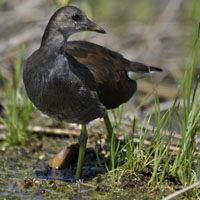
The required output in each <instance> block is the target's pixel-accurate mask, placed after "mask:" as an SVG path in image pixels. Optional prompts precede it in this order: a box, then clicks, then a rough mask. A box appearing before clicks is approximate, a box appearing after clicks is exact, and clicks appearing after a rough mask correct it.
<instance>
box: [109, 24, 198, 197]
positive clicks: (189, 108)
mask: <svg viewBox="0 0 200 200" xmlns="http://www.w3.org/2000/svg"><path fill="white" fill-rule="evenodd" d="M199 46H200V28H199V29H198V35H197V36H196V40H195V43H194V48H193V52H192V55H191V59H190V62H189V63H188V65H187V66H186V69H185V73H184V78H183V82H182V85H181V86H180V88H179V89H178V91H177V95H176V98H175V99H174V103H173V105H172V106H171V108H170V109H168V110H167V111H166V112H165V113H164V114H162V113H161V111H160V103H159V98H158V96H157V94H156V91H154V93H155V94H154V96H155V101H154V102H155V106H154V110H153V111H151V112H150V113H149V114H148V115H147V116H146V118H145V119H144V121H143V122H142V123H141V124H140V125H139V126H140V129H139V135H140V140H139V144H135V143H134V131H136V128H135V127H136V126H137V124H136V120H134V122H133V135H132V136H131V137H125V145H124V147H123V148H122V150H121V151H120V152H119V154H120V156H118V159H121V160H123V165H121V166H117V167H115V168H114V166H112V170H111V171H110V172H109V173H108V178H109V177H110V178H111V180H112V182H113V180H114V181H115V182H114V185H120V184H122V183H123V182H124V180H126V179H127V178H128V177H135V178H138V179H139V177H140V176H141V174H146V175H147V177H148V185H154V186H156V185H157V186H159V185H160V184H163V183H164V182H165V181H166V180H170V179H173V180H174V184H175V183H179V184H181V185H183V186H187V185H191V184H193V183H194V182H196V181H198V180H199V174H200V171H199V170H200V168H199V166H200V160H199V158H200V153H199V148H198V147H197V143H196V142H195V139H196V137H197V135H198V133H199V130H200V128H199V122H200V104H199V99H200V77H199V76H198V77H197V76H196V74H195V72H196V62H197V58H198V55H199ZM181 103H182V104H183V106H182V107H181V106H180V104H181ZM152 115H154V116H155V128H154V130H153V136H152V138H151V140H150V145H149V146H148V147H146V146H145V142H144V141H145V139H147V132H148V130H149V123H150V121H151V119H152ZM120 119H121V114H120V115H119V116H118V119H117V118H115V122H118V120H119V124H120V123H121V120H120ZM177 124H178V126H179V129H180V135H181V140H180V141H179V144H177V147H178V152H175V151H172V150H170V147H171V144H172V142H173V134H174V127H175V125H177ZM116 126H118V125H116ZM167 133H168V134H167ZM113 138H114V137H113ZM112 145H115V143H114V142H111V159H113V160H114V158H115V159H116V153H117V152H118V151H119V149H117V151H116V152H112V149H113V148H114V147H112ZM124 149H125V152H126V153H124V152H123V150H124ZM175 153H176V155H175V156H174V154H175ZM111 163H112V160H111ZM113 176H114V177H113ZM198 196H199V193H198V192H197V189H194V190H193V191H190V192H187V193H186V194H185V197H187V198H197V197H198Z"/></svg>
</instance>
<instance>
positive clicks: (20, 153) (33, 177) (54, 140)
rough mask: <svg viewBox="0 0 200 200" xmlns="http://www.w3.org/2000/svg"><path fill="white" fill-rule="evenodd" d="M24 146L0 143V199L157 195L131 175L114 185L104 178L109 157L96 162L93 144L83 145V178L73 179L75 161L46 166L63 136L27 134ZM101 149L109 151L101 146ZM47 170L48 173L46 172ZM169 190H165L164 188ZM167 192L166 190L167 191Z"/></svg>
mask: <svg viewBox="0 0 200 200" xmlns="http://www.w3.org/2000/svg"><path fill="white" fill-rule="evenodd" d="M31 137H32V138H31V140H30V141H31V142H30V143H29V145H27V146H25V147H7V146H6V145H5V143H0V163H1V165H0V199H6V200H7V199H15V200H16V199H62V200H64V199H66V200H67V199H70V200H76V199H79V200H85V199H94V200H95V199H97V200H98V199H113V200H114V199H122V200H123V199H161V198H162V196H163V195H164V194H165V195H166V190H165V193H163V191H161V190H158V191H157V190H156V189H155V188H149V187H148V186H145V183H143V181H141V182H140V183H139V184H137V180H134V177H133V178H131V179H130V180H128V179H127V180H125V181H124V183H123V184H121V185H118V186H117V187H116V186H114V185H113V184H112V181H111V180H109V179H107V178H106V173H107V170H106V168H105V167H104V166H105V164H106V165H107V166H109V158H106V157H107V156H105V157H104V156H102V155H101V154H99V156H101V157H100V159H101V164H102V166H103V167H102V166H101V167H100V166H99V164H98V162H97V157H96V153H95V151H94V150H93V148H89V149H87V152H86V158H85V162H84V167H83V176H82V178H83V180H84V181H83V180H82V181H75V180H74V179H73V177H74V173H75V170H76V163H75V164H73V165H72V166H71V168H70V169H67V170H61V171H56V170H50V169H49V168H48V167H47V166H48V163H49V161H50V160H51V159H52V158H53V156H54V155H55V154H56V153H57V152H58V151H59V150H60V149H62V147H64V146H65V145H66V144H67V142H69V139H68V138H66V137H58V136H57V137H52V136H51V137H49V136H39V135H33V136H31ZM104 148H105V149H104V155H106V152H105V150H106V151H107V150H108V151H109V149H108V148H107V147H105V146H104ZM99 149H101V147H99ZM47 172H48V173H47ZM168 192H169V191H168ZM168 192H167V193H168Z"/></svg>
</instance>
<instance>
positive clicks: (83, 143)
mask: <svg viewBox="0 0 200 200" xmlns="http://www.w3.org/2000/svg"><path fill="white" fill-rule="evenodd" d="M87 139H88V136H87V129H86V125H85V124H83V125H82V128H81V134H80V136H79V155H78V164H77V169H76V177H75V178H76V180H78V179H80V177H81V174H82V166H83V161H84V157H85V151H86V145H87Z"/></svg>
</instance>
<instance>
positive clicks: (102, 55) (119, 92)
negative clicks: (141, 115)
mask: <svg viewBox="0 0 200 200" xmlns="http://www.w3.org/2000/svg"><path fill="white" fill-rule="evenodd" d="M66 52H67V53H68V54H69V55H71V56H73V57H74V58H75V59H76V60H77V61H78V62H80V63H82V64H84V65H85V66H86V67H87V68H88V69H89V70H90V72H91V73H92V74H93V76H94V79H95V81H96V82H97V83H98V88H97V93H98V96H99V99H100V101H101V102H102V103H103V104H104V106H106V108H107V109H110V108H116V107H118V106H119V105H120V104H122V103H124V102H126V101H128V100H129V99H130V98H131V96H132V95H133V93H134V92H135V90H136V82H135V81H133V80H130V79H129V78H128V76H127V72H126V70H125V66H127V65H130V64H131V62H130V61H128V60H126V59H124V58H123V56H122V55H121V54H118V53H116V52H113V51H110V50H108V49H106V48H104V47H101V46H99V45H96V44H93V43H90V42H87V41H71V42H67V45H66Z"/></svg>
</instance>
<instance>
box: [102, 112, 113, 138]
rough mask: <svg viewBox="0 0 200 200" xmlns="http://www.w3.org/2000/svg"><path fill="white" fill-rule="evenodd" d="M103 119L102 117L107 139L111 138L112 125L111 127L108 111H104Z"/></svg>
mask: <svg viewBox="0 0 200 200" xmlns="http://www.w3.org/2000/svg"><path fill="white" fill-rule="evenodd" d="M103 119H104V123H105V125H106V129H107V131H108V139H109V140H111V138H112V133H113V127H112V125H111V122H110V119H109V117H108V113H106V115H105V117H104V118H103Z"/></svg>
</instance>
